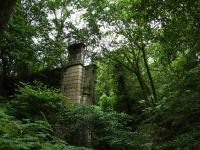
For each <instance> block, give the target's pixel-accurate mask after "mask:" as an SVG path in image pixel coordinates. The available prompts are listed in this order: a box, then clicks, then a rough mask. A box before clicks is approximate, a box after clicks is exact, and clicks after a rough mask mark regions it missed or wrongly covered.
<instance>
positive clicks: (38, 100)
mask: <svg viewBox="0 0 200 150" xmlns="http://www.w3.org/2000/svg"><path fill="white" fill-rule="evenodd" d="M36 84H37V85H36V86H33V85H29V84H24V83H22V87H19V89H18V90H17V94H15V96H14V99H13V100H12V101H11V103H10V112H11V114H12V115H14V116H16V117H17V118H19V119H22V118H31V119H34V120H37V119H41V118H44V117H46V118H47V120H48V121H50V122H54V121H55V118H56V117H55V116H56V114H57V113H58V112H59V111H60V109H62V108H63V106H64V99H65V97H64V96H63V95H62V94H61V93H59V91H57V90H55V89H48V88H47V87H46V86H44V85H42V84H41V83H38V82H37V83H36Z"/></svg>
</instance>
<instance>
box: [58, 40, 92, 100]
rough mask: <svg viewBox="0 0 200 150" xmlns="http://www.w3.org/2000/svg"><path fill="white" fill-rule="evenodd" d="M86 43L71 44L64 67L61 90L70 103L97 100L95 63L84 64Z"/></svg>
mask: <svg viewBox="0 0 200 150" xmlns="http://www.w3.org/2000/svg"><path fill="white" fill-rule="evenodd" d="M84 48H85V46H84V44H82V43H78V44H73V45H71V46H69V48H68V51H69V57H68V63H67V64H66V66H65V67H64V68H63V73H62V80H61V90H62V91H63V93H64V95H65V96H66V97H67V98H68V100H67V102H70V103H87V104H92V103H93V102H94V101H95V82H96V81H95V76H96V67H95V65H89V66H84V57H85V56H84V55H85V54H84V53H85V52H84Z"/></svg>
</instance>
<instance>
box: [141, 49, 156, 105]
mask: <svg viewBox="0 0 200 150" xmlns="http://www.w3.org/2000/svg"><path fill="white" fill-rule="evenodd" d="M141 50H142V56H143V60H144V65H145V68H146V70H147V74H148V78H149V81H150V85H151V89H152V93H153V97H154V100H155V101H156V100H157V94H156V89H155V85H154V82H153V78H152V76H151V72H150V69H149V65H148V62H147V58H146V53H145V49H144V48H142V49H141ZM153 104H154V102H153Z"/></svg>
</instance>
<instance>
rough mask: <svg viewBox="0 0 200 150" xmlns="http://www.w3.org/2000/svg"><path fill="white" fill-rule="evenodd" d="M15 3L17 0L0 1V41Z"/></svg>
mask: <svg viewBox="0 0 200 150" xmlns="http://www.w3.org/2000/svg"><path fill="white" fill-rule="evenodd" d="M15 3H16V0H1V1H0V39H1V35H2V33H3V31H4V28H5V26H6V24H7V22H8V20H9V17H10V14H11V11H12V9H13V7H14V6H15Z"/></svg>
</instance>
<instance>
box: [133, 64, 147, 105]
mask: <svg viewBox="0 0 200 150" xmlns="http://www.w3.org/2000/svg"><path fill="white" fill-rule="evenodd" d="M136 68H137V69H135V75H136V77H137V79H138V82H139V84H140V89H141V92H142V95H143V97H144V99H145V100H146V101H148V91H149V90H148V87H147V85H146V84H145V82H144V80H143V78H142V75H141V72H140V69H139V66H137V67H136Z"/></svg>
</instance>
